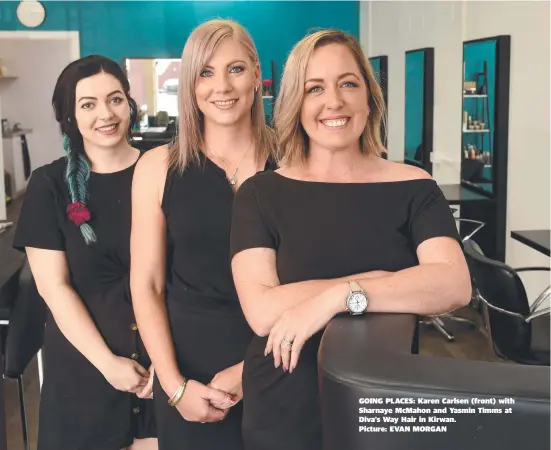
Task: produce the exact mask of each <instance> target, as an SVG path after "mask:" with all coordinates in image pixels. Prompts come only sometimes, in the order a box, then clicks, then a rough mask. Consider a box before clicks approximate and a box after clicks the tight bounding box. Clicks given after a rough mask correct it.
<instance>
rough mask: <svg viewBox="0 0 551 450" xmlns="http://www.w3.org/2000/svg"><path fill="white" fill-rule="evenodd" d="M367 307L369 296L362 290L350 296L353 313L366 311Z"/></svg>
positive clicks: (349, 304) (350, 308)
mask: <svg viewBox="0 0 551 450" xmlns="http://www.w3.org/2000/svg"><path fill="white" fill-rule="evenodd" d="M366 308H367V297H366V296H365V295H364V294H362V293H361V292H354V293H353V294H352V295H351V296H350V297H349V298H348V309H349V310H350V312H352V313H361V312H364V311H365V310H366Z"/></svg>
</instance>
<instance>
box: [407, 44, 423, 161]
mask: <svg viewBox="0 0 551 450" xmlns="http://www.w3.org/2000/svg"><path fill="white" fill-rule="evenodd" d="M424 74H425V53H424V52H423V51H418V52H412V53H408V54H406V93H405V99H406V105H405V110H406V113H405V130H404V131H405V133H404V134H405V138H404V139H405V142H404V152H405V155H404V156H405V158H406V159H409V160H415V152H416V151H417V148H418V147H419V146H420V145H421V143H422V137H423V90H424Z"/></svg>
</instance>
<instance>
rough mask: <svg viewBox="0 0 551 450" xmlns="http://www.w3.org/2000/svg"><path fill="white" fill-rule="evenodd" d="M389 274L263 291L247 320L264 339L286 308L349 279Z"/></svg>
mask: <svg viewBox="0 0 551 450" xmlns="http://www.w3.org/2000/svg"><path fill="white" fill-rule="evenodd" d="M390 273H391V272H385V271H382V270H376V271H371V272H364V273H362V274H358V275H351V276H347V277H342V278H334V279H324V280H310V281H301V282H297V283H291V284H284V285H280V286H276V287H270V288H265V289H264V290H263V291H262V292H261V293H260V295H259V297H260V298H258V299H256V300H257V301H255V302H254V304H253V305H254V306H253V307H254V309H252V308H249V310H248V311H245V315H246V316H247V320H248V321H249V323H251V325H252V326H253V329H254V331H255V332H256V333H257V334H258V335H259V336H267V335H268V334H269V333H270V330H271V329H272V326H273V325H274V323H276V322H277V320H278V319H279V318H280V317H281V315H282V314H283V313H284V312H285V311H287V310H288V309H291V308H294V307H295V306H297V305H299V304H300V303H302V302H304V301H305V300H308V299H311V298H312V297H316V296H319V295H322V294H323V293H325V292H328V291H330V290H331V289H333V288H336V287H338V286H343V285H347V282H348V281H349V280H353V279H354V280H356V279H358V278H362V279H366V280H367V279H370V278H376V277H382V276H386V275H389V274H390Z"/></svg>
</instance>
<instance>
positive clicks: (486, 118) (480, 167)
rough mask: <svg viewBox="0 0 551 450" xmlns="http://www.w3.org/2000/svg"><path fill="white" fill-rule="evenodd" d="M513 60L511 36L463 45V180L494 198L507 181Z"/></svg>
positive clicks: (464, 182) (468, 42)
mask: <svg viewBox="0 0 551 450" xmlns="http://www.w3.org/2000/svg"><path fill="white" fill-rule="evenodd" d="M509 59H510V37H509V36H496V37H491V38H485V39H477V40H473V41H467V42H464V44H463V86H462V94H463V102H462V120H461V136H462V139H461V156H462V158H461V181H462V184H466V185H468V186H470V187H472V188H474V189H475V190H477V191H480V192H481V193H484V194H487V195H489V196H491V197H494V196H495V195H496V193H497V192H496V191H497V190H498V189H497V185H496V183H497V182H498V181H499V180H500V177H501V179H502V180H501V181H503V182H506V180H505V179H504V176H505V174H506V161H507V136H508V116H509V113H508V109H509ZM500 167H501V168H503V169H504V170H505V172H504V171H503V170H500Z"/></svg>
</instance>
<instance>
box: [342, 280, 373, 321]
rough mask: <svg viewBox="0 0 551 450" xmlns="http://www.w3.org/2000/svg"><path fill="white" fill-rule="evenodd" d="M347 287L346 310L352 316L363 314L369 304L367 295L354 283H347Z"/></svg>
mask: <svg viewBox="0 0 551 450" xmlns="http://www.w3.org/2000/svg"><path fill="white" fill-rule="evenodd" d="M348 285H349V286H350V292H349V293H348V297H347V298H346V310H347V311H348V312H349V313H350V314H351V315H352V316H358V315H360V314H364V313H365V311H366V310H367V305H368V304H369V300H368V299H367V295H365V292H364V291H363V289H362V288H361V287H360V285H359V284H358V283H356V282H355V281H349V282H348Z"/></svg>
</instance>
